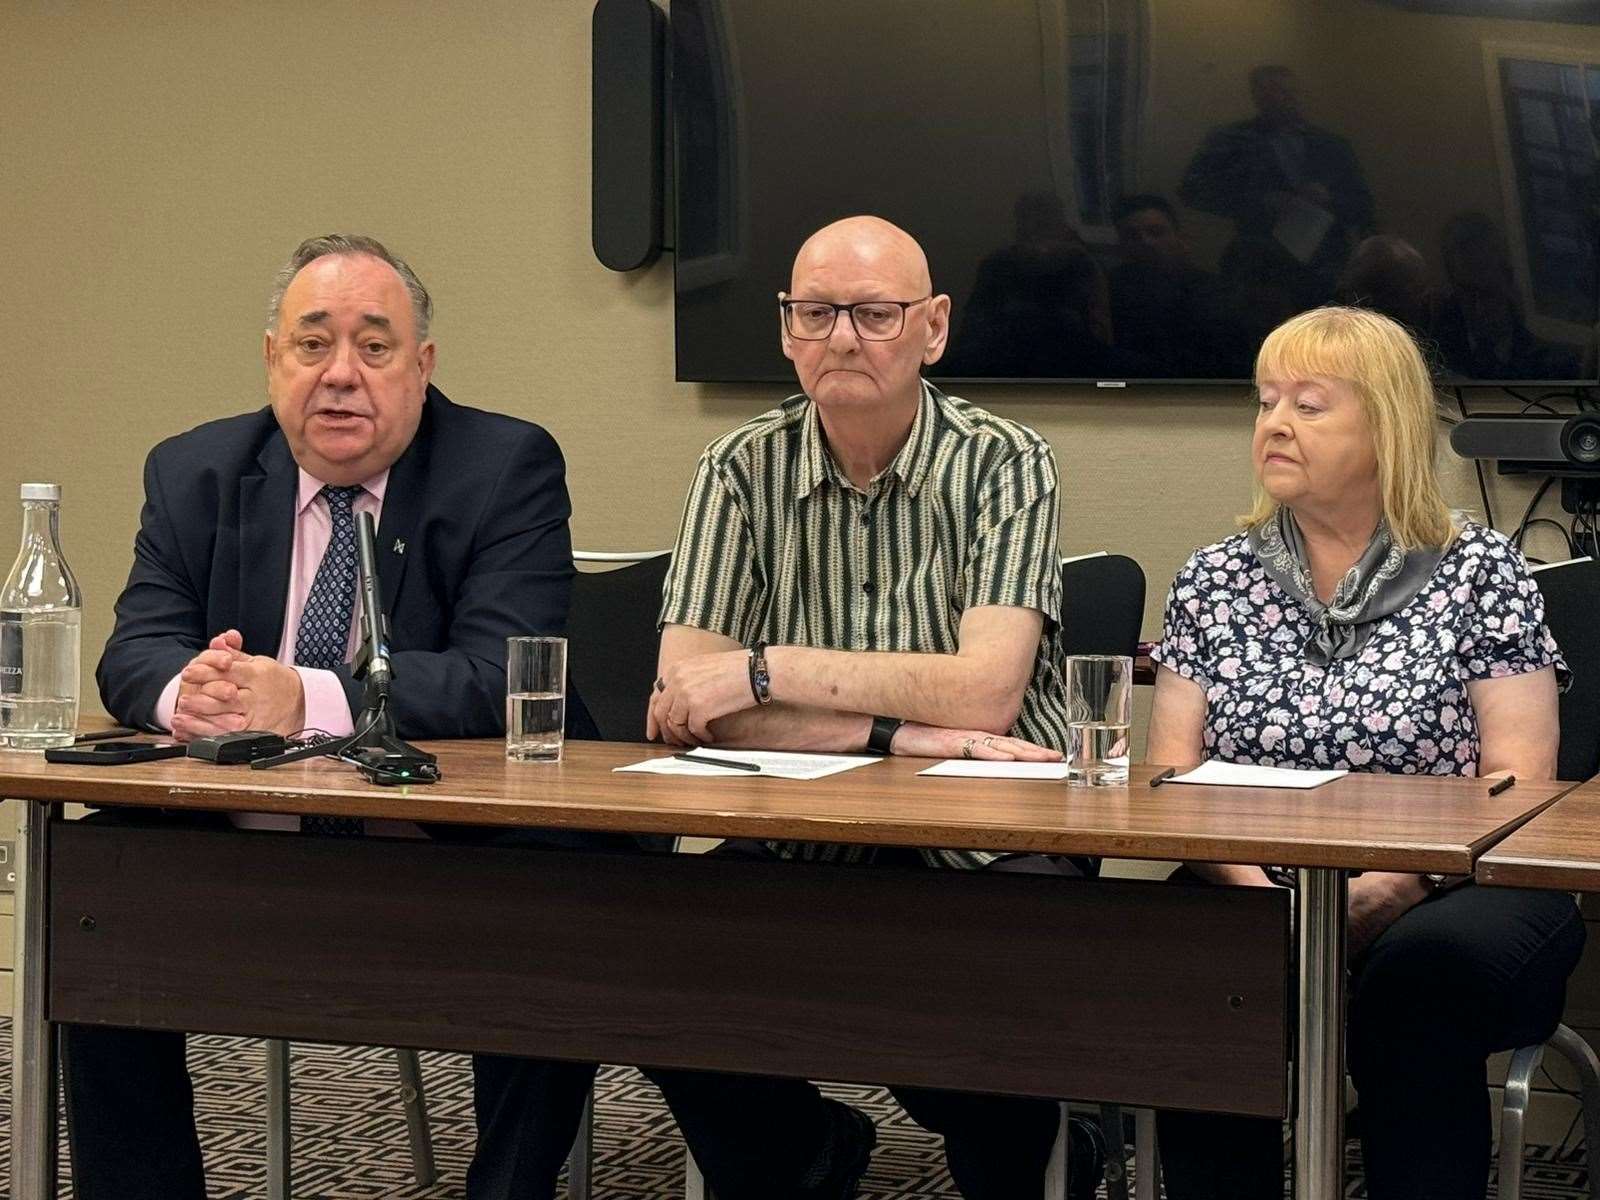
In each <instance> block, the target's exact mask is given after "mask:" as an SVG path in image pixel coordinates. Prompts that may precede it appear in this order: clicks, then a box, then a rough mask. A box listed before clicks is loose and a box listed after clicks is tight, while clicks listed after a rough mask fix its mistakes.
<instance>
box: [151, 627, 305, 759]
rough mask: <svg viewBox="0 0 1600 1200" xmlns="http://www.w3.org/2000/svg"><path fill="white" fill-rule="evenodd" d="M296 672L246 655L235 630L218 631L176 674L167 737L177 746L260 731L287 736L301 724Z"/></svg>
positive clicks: (301, 689)
mask: <svg viewBox="0 0 1600 1200" xmlns="http://www.w3.org/2000/svg"><path fill="white" fill-rule="evenodd" d="M305 706H306V702H305V689H304V687H303V686H302V685H301V682H300V674H299V672H297V671H296V670H295V669H294V668H293V667H286V666H284V665H283V664H282V663H280V662H279V661H278V660H277V659H275V658H271V657H269V656H267V655H264V654H246V653H245V652H244V637H243V636H242V635H241V634H240V633H239V631H238V630H236V629H229V630H226V631H224V632H222V633H219V634H218V635H217V636H216V637H214V638H212V639H211V643H210V644H209V645H208V646H207V647H206V648H205V649H204V650H202V651H201V652H200V653H199V654H197V655H195V656H194V657H193V658H192V659H190V660H189V663H188V665H187V666H185V667H184V668H183V671H182V672H181V673H180V674H179V676H178V700H177V704H176V706H175V707H174V709H173V714H172V736H173V737H174V738H176V739H177V740H178V741H180V742H188V741H193V740H194V739H195V738H201V737H213V736H215V735H217V734H222V733H237V732H239V731H240V730H241V729H266V730H271V731H272V732H274V733H280V734H283V735H284V736H286V737H287V736H288V735H290V734H293V733H298V732H299V731H300V729H301V727H302V726H303V725H304V724H305Z"/></svg>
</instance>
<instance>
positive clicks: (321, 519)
mask: <svg viewBox="0 0 1600 1200" xmlns="http://www.w3.org/2000/svg"><path fill="white" fill-rule="evenodd" d="M388 484H389V469H388V468H387V467H385V468H384V469H383V470H382V471H381V472H379V473H378V474H376V475H374V476H373V477H372V478H371V479H368V480H366V481H364V482H363V483H362V484H361V487H362V488H363V489H364V490H363V491H362V494H361V495H359V496H357V497H356V502H355V505H354V508H355V512H356V515H357V516H360V514H362V513H364V512H365V513H371V514H372V519H373V521H374V522H376V521H378V520H379V519H380V518H381V517H382V515H383V493H384V489H385V488H386V487H388ZM323 486H324V485H323V483H322V481H321V480H320V479H316V478H313V477H312V476H310V475H308V474H306V472H305V470H304V469H303V468H302V469H301V470H300V489H299V494H298V496H297V498H296V503H295V510H294V548H293V550H292V552H291V553H290V556H289V594H288V597H287V598H286V600H285V602H284V607H283V636H282V638H280V639H279V641H278V645H277V652H276V653H275V654H274V657H275V658H276V659H277V660H278V661H279V662H281V663H283V664H284V665H285V666H289V667H294V643H295V638H296V637H297V636H298V634H299V632H300V614H301V613H302V612H304V611H305V607H306V597H307V596H309V595H310V594H311V584H312V582H313V581H314V580H315V579H316V577H317V567H319V566H320V565H321V564H322V556H323V555H324V554H326V553H327V550H328V543H329V542H330V541H331V540H332V539H333V517H332V516H331V515H329V513H328V502H327V501H326V500H324V499H322V497H321V496H320V495H319V494H318V493H320V492H321V491H322V488H323ZM360 628H361V603H360V601H359V600H358V601H357V602H356V604H355V606H354V608H353V610H352V611H351V614H350V637H349V640H348V642H347V643H346V645H345V661H346V662H349V661H350V660H351V659H353V658H354V657H355V653H356V648H357V647H358V646H359V645H360V642H361V637H360ZM221 632H222V630H220V629H217V630H213V631H212V633H213V636H215V634H218V633H221ZM244 649H245V653H247V654H260V653H262V652H263V651H262V648H261V647H260V646H246V647H245V648H244ZM294 669H295V670H296V671H297V672H298V673H299V675H300V684H301V686H302V687H303V688H304V689H305V697H306V716H305V722H306V728H307V729H321V730H325V731H326V732H328V733H332V734H338V735H343V734H349V733H354V732H355V725H354V723H353V722H352V720H351V717H350V702H349V700H348V699H346V697H345V691H344V686H343V685H342V684H341V683H340V682H339V677H338V676H337V675H335V674H334V673H333V672H332V671H323V670H319V669H317V668H315V667H295V668H294ZM178 681H179V677H178V676H177V675H174V676H173V677H172V679H171V680H170V681H168V683H167V686H166V687H165V688H163V689H162V691H161V697H160V699H158V700H157V701H156V714H155V716H156V724H157V725H159V726H161V728H163V729H167V730H170V729H171V728H172V714H173V712H174V711H175V710H176V709H177V704H178Z"/></svg>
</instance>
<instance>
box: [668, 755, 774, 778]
mask: <svg viewBox="0 0 1600 1200" xmlns="http://www.w3.org/2000/svg"><path fill="white" fill-rule="evenodd" d="M672 757H673V758H676V759H678V760H679V761H681V762H692V763H700V764H702V765H704V766H707V767H727V768H728V770H730V771H755V772H756V773H757V774H759V773H760V771H761V764H760V763H747V762H739V761H738V760H737V759H732V758H702V757H700V755H698V754H674V755H673V756H672Z"/></svg>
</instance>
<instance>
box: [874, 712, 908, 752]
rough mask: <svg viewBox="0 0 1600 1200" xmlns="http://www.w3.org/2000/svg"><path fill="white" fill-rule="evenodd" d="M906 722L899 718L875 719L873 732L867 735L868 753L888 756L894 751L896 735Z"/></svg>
mask: <svg viewBox="0 0 1600 1200" xmlns="http://www.w3.org/2000/svg"><path fill="white" fill-rule="evenodd" d="M904 724H905V722H904V721H903V720H901V719H900V718H899V717H873V718H872V732H871V733H869V734H867V753H868V754H882V755H888V754H891V753H892V752H893V751H892V750H891V747H892V746H893V745H894V735H895V734H896V733H898V732H899V731H900V726H902V725H904Z"/></svg>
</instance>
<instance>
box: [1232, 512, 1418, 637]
mask: <svg viewBox="0 0 1600 1200" xmlns="http://www.w3.org/2000/svg"><path fill="white" fill-rule="evenodd" d="M1249 536H1250V549H1251V550H1253V551H1254V552H1255V556H1256V558H1257V559H1258V560H1259V561H1260V563H1261V566H1262V568H1263V569H1264V570H1265V571H1266V573H1267V577H1268V578H1270V579H1271V580H1272V582H1273V583H1276V584H1277V585H1278V586H1279V587H1281V588H1282V589H1283V590H1284V591H1286V592H1288V593H1289V594H1290V595H1291V596H1293V597H1294V598H1295V599H1296V600H1298V601H1300V603H1301V604H1304V605H1305V606H1306V608H1307V609H1309V610H1310V612H1311V615H1312V618H1313V619H1314V620H1315V621H1316V623H1317V632H1316V633H1315V634H1314V635H1313V636H1312V638H1311V641H1310V642H1309V643H1307V645H1306V648H1305V655H1306V660H1307V661H1308V662H1310V663H1312V664H1313V665H1315V666H1319V667H1326V666H1327V665H1328V664H1329V663H1332V662H1336V661H1338V660H1340V659H1345V658H1350V657H1352V656H1353V655H1355V654H1356V653H1358V652H1359V651H1360V649H1361V647H1362V646H1364V645H1366V643H1367V639H1368V638H1370V637H1371V636H1372V631H1373V629H1374V628H1375V627H1376V626H1377V624H1378V622H1379V621H1381V620H1383V618H1385V617H1387V616H1389V615H1390V614H1391V613H1396V612H1399V611H1400V610H1401V609H1402V608H1404V607H1405V606H1406V605H1407V604H1410V603H1411V599H1412V597H1414V596H1415V595H1416V594H1417V593H1418V592H1420V591H1421V590H1422V587H1423V585H1424V584H1425V583H1427V582H1428V580H1429V579H1430V578H1432V576H1433V572H1434V568H1435V567H1437V566H1438V565H1439V560H1440V559H1441V558H1443V557H1444V551H1443V550H1441V549H1437V548H1432V547H1420V548H1418V549H1415V550H1401V549H1400V548H1399V547H1398V546H1396V545H1395V544H1394V539H1393V537H1391V536H1390V533H1389V522H1388V521H1387V520H1381V519H1380V520H1379V522H1378V527H1377V529H1375V530H1373V533H1372V541H1371V542H1369V543H1368V544H1367V548H1366V550H1365V551H1364V552H1363V553H1362V555H1361V557H1360V558H1359V559H1357V560H1356V565H1355V566H1353V567H1351V568H1350V570H1349V571H1347V572H1346V573H1345V576H1344V578H1343V579H1341V580H1340V581H1339V586H1338V587H1336V588H1335V589H1334V590H1333V599H1332V600H1331V601H1329V602H1328V603H1327V604H1324V603H1323V602H1322V601H1321V600H1319V599H1317V590H1316V587H1315V586H1314V585H1313V584H1312V582H1311V563H1310V559H1309V557H1308V556H1307V554H1306V544H1305V538H1304V537H1303V536H1302V535H1301V533H1300V526H1299V524H1298V523H1297V522H1296V521H1295V519H1294V514H1293V513H1291V512H1290V511H1289V510H1288V509H1287V508H1280V509H1278V511H1277V512H1276V513H1275V514H1274V515H1273V516H1272V517H1270V518H1268V519H1267V520H1266V521H1263V522H1262V523H1261V524H1260V525H1257V526H1256V527H1255V528H1253V529H1251V530H1250V535H1249Z"/></svg>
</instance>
